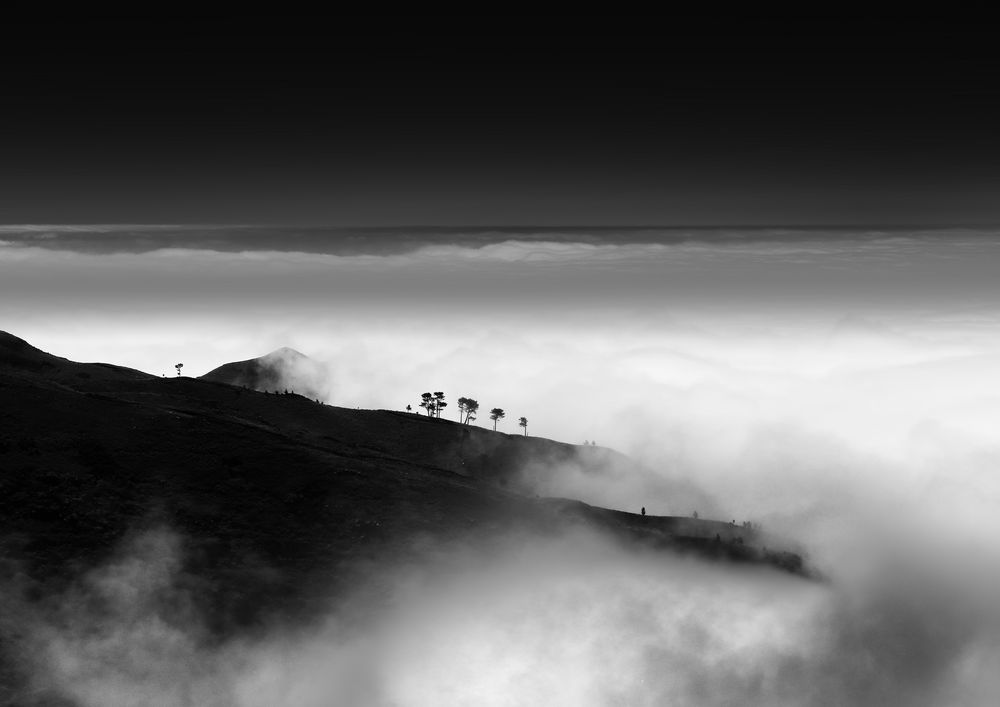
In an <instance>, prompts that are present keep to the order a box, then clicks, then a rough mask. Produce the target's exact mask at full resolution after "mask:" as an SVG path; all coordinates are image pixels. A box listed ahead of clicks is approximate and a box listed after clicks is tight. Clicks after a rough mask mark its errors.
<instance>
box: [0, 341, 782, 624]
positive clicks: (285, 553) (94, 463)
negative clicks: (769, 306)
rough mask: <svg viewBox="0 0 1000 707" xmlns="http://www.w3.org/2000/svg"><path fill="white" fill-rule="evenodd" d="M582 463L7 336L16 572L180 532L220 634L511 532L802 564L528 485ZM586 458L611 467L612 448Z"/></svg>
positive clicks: (542, 447) (9, 496)
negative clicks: (578, 533) (69, 354)
mask: <svg viewBox="0 0 1000 707" xmlns="http://www.w3.org/2000/svg"><path fill="white" fill-rule="evenodd" d="M577 450H578V448H576V447H574V446H573V445H568V444H562V443H558V442H554V441H551V440H546V439H540V438H534V437H523V436H519V435H505V434H502V433H495V432H492V431H490V430H485V429H481V428H474V427H465V426H462V425H459V424H457V423H454V422H449V421H445V420H434V419H428V418H427V417H422V416H419V415H415V414H408V413H399V412H390V411H378V410H349V409H345V408H337V407H332V406H327V405H322V404H318V403H316V402H314V401H312V400H310V399H308V398H306V397H302V396H299V395H294V394H289V395H276V394H266V393H260V392H255V391H252V390H246V389H243V388H242V387H238V386H233V385H228V384H225V383H218V382H211V381H207V380H198V379H192V378H185V377H179V378H161V377H156V376H151V375H147V374H144V373H141V372H139V371H133V370H131V369H126V368H120V367H116V366H108V365H104V364H81V363H74V362H70V361H67V360H65V359H60V358H57V357H55V356H51V355H49V354H46V353H43V352H41V351H38V350H37V349H34V348H33V347H31V346H30V345H28V344H27V343H26V342H24V341H22V340H20V339H17V338H16V337H12V336H10V335H8V334H2V333H0V542H2V544H3V546H4V547H5V549H6V552H5V557H8V558H13V559H12V560H10V561H8V562H7V564H6V565H5V566H4V567H5V569H4V571H5V572H20V573H22V575H23V576H25V577H29V578H31V582H33V583H35V584H36V585H37V586H38V587H44V586H47V585H60V584H61V583H65V582H67V581H69V580H70V579H71V578H73V577H74V576H76V575H77V574H78V573H79V572H80V571H81V570H82V569H84V568H86V567H89V566H92V565H93V564H95V563H97V562H99V561H100V560H102V559H103V558H105V557H107V556H108V554H109V553H110V552H112V551H113V549H114V548H115V547H116V545H117V544H118V543H119V542H120V541H121V540H122V539H123V538H124V537H126V536H127V535H128V534H129V533H130V532H133V531H134V530H135V529H136V528H142V527H148V526H150V525H156V524H167V525H169V526H170V527H171V528H174V529H176V530H177V531H178V532H180V533H181V535H182V537H184V539H185V543H186V546H185V556H186V558H187V563H188V566H187V567H186V568H185V569H186V574H185V576H186V577H187V578H188V580H187V581H190V582H191V591H192V593H193V594H194V595H196V596H197V597H198V599H199V601H201V602H202V603H203V604H204V606H205V608H206V613H207V615H209V616H211V617H212V621H213V627H214V629H215V630H217V631H219V632H221V633H226V632H228V631H231V630H234V629H236V628H237V627H240V626H244V625H247V624H253V623H256V622H259V621H261V620H263V619H265V618H266V617H267V616H268V615H271V614H274V613H281V614H283V615H286V616H298V615H301V616H308V615H309V611H310V607H312V606H313V605H314V604H315V603H316V602H318V601H319V600H320V598H322V599H323V600H324V601H325V600H326V599H327V598H328V597H329V594H330V592H331V587H334V588H336V587H337V586H341V585H343V584H345V583H349V582H350V581H351V578H352V576H353V574H352V573H353V572H355V571H357V569H358V568H359V567H363V566H365V564H366V563H371V562H383V561H386V560H387V558H388V559H389V561H391V558H393V557H404V556H406V557H409V556H412V553H413V552H415V548H417V547H420V546H427V545H428V543H429V544H431V545H433V543H434V542H435V541H436V540H445V541H452V540H455V539H468V540H469V541H470V542H473V541H475V540H476V539H477V538H481V539H484V538H489V537H493V536H496V535H497V534H498V533H501V532H502V531H504V530H507V529H513V528H530V529H533V530H535V531H539V532H549V531H552V532H555V531H557V530H558V529H559V528H561V527H564V526H565V525H566V524H573V523H578V524H584V525H588V526H590V527H592V528H596V529H598V530H601V531H608V532H611V533H613V534H617V535H619V536H620V537H623V538H628V539H629V541H630V542H635V541H642V542H648V543H650V544H652V545H654V546H666V545H669V546H671V547H674V548H680V549H684V548H688V549H691V550H693V551H696V552H702V553H706V554H709V555H713V556H718V557H729V558H733V559H741V560H747V561H766V562H769V563H772V564H777V565H780V566H783V567H785V568H787V569H792V570H796V571H797V570H798V569H799V568H798V565H797V562H798V561H797V558H795V557H794V556H792V555H784V554H769V555H765V554H764V553H762V552H761V551H760V550H759V549H757V548H755V547H754V539H753V537H752V534H751V533H749V532H748V531H746V530H744V529H742V528H737V527H735V526H730V525H727V524H723V523H713V522H711V521H692V520H690V519H670V518H655V517H652V516H650V517H645V518H643V517H640V516H637V515H634V514H630V513H622V512H618V511H610V510H606V509H600V508H596V507H593V506H588V505H586V504H582V503H579V502H575V501H569V500H557V499H544V498H542V499H539V498H535V497H534V495H533V494H524V493H520V492H519V491H520V490H522V489H521V488H520V487H519V484H518V481H517V479H518V478H519V477H518V473H519V471H520V467H521V466H523V465H524V464H526V463H527V462H529V461H537V460H539V459H541V460H546V461H547V460H559V459H570V458H577ZM587 455H589V456H587V457H586V458H587V459H589V460H590V461H589V462H586V463H589V464H591V466H592V472H593V473H601V468H600V465H601V463H604V462H606V461H607V459H608V458H609V457H608V456H607V455H614V453H613V452H610V451H607V452H602V453H601V454H597V453H596V450H594V451H591V450H588V451H587ZM618 457H620V455H616V459H617V458H618ZM621 459H624V457H621ZM602 460H604V461H603V462H602ZM618 461H620V459H619V460H618ZM717 535H718V538H716V536H717ZM11 562H13V564H11Z"/></svg>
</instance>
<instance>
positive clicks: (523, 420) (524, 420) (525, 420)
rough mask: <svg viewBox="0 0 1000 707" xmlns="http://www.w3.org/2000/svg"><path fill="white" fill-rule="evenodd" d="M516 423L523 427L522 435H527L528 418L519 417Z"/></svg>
mask: <svg viewBox="0 0 1000 707" xmlns="http://www.w3.org/2000/svg"><path fill="white" fill-rule="evenodd" d="M517 424H519V425H520V426H521V427H523V428H524V436H525V437H527V436H528V418H526V417H522V418H521V419H519V420H518V421H517Z"/></svg>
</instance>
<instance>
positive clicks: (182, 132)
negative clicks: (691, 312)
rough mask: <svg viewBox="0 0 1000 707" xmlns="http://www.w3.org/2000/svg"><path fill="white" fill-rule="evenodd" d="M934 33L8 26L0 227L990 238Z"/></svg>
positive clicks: (979, 147) (521, 26)
mask: <svg viewBox="0 0 1000 707" xmlns="http://www.w3.org/2000/svg"><path fill="white" fill-rule="evenodd" d="M994 44H995V38H994V37H993V36H991V32H990V25H988V24H986V23H983V22H977V21H976V20H974V19H968V20H964V21H957V20H954V19H948V20H946V19H942V18H920V19H914V18H851V19H847V18H832V17H826V18H822V17H810V18H804V17H800V18H787V17H785V18H767V17H751V18H731V19H728V20H726V21H725V22H720V21H719V20H718V19H717V18H713V17H700V18H680V17H676V18H673V19H671V18H664V19H643V18H633V19H631V20H629V21H606V20H605V21H602V20H594V21H593V22H592V23H586V22H583V21H579V22H573V23H563V24H558V23H547V24H545V25H544V26H543V25H539V24H535V23H534V22H533V21H529V19H528V18H523V21H522V22H512V21H511V22H505V23H496V22H494V21H492V20H491V21H490V22H489V23H487V22H486V20H481V19H475V18H471V17H470V18H469V19H468V20H467V21H465V22H463V23H460V22H459V21H457V20H456V19H455V18H454V17H453V18H451V19H449V20H448V21H447V22H445V21H444V20H442V21H441V22H440V23H435V22H434V21H431V20H426V19H425V20H424V21H423V22H421V23H420V25H413V26H407V25H406V23H405V22H402V21H399V22H398V23H397V24H395V25H394V26H392V27H388V26H386V24H385V21H384V20H383V19H381V18H368V19H352V20H349V21H348V20H347V19H341V20H339V21H337V20H336V19H324V20H321V19H317V18H298V19H285V20H278V19H274V18H253V17H240V18H223V17H215V18H201V19H196V18H187V19H176V18H139V17H125V18H122V17H101V16H90V17H87V18H80V19H78V20H75V21H69V20H65V21H63V22H62V23H61V24H60V25H59V26H54V25H52V24H50V23H47V22H41V21H33V22H26V23H16V22H13V21H11V22H9V23H7V28H6V32H5V37H4V43H3V45H2V49H0V60H2V65H3V68H2V70H0V71H2V76H0V78H2V82H0V85H2V89H0V91H2V105H3V110H2V111H0V223H29V222H31V223H129V222H131V223H199V222H200V223H248V224H260V223H285V224H317V225H318V224H324V225H365V226H371V225H406V224H442V225H448V224H451V225H455V224H473V225H483V224H506V225H512V224H533V225H534V224H537V225H567V224H576V225H607V224H663V225H680V224H693V225H707V224H872V223H874V224H889V223H892V224H918V225H926V224H956V223H991V222H998V221H1000V198H998V195H1000V128H998V127H997V126H998V125H1000V71H998V69H1000V57H998V54H997V52H996V51H995V50H993V48H992V47H993V45H994Z"/></svg>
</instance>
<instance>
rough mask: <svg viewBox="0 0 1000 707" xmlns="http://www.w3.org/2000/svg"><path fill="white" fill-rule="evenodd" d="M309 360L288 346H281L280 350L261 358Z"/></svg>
mask: <svg viewBox="0 0 1000 707" xmlns="http://www.w3.org/2000/svg"><path fill="white" fill-rule="evenodd" d="M279 357H280V358H309V357H308V356H306V355H305V354H304V353H302V352H301V351H296V350H295V349H292V348H289V347H288V346H282V347H281V348H280V349H275V350H274V351H272V352H271V353H269V354H265V355H264V356H262V357H261V358H279Z"/></svg>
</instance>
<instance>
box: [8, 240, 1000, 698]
mask: <svg viewBox="0 0 1000 707" xmlns="http://www.w3.org/2000/svg"><path fill="white" fill-rule="evenodd" d="M998 265H1000V241H998V240H996V239H992V238H988V237H984V236H983V235H982V234H977V235H974V236H970V235H969V234H965V233H963V232H958V231H956V232H950V233H935V234H931V235H927V234H912V235H907V234H899V233H892V234H885V235H884V236H878V235H877V234H876V235H875V236H872V235H871V234H866V235H865V237H863V238H862V237H857V238H851V237H845V236H844V235H843V234H840V235H839V236H837V237H833V236H829V235H827V236H823V237H817V236H815V235H813V236H809V235H808V234H803V236H802V238H801V239H798V240H796V239H795V238H793V237H790V236H789V235H788V234H784V235H783V236H782V237H781V238H772V239H768V238H759V239H757V240H751V241H749V242H720V243H712V242H708V241H692V242H683V243H656V242H646V243H614V242H579V243H574V242H571V241H566V240H560V241H552V242H544V241H537V240H533V241H516V240H512V241H500V242H495V243H489V244H487V245H478V244H477V246H476V247H465V246H462V245H461V244H448V245H440V244H438V245H432V246H428V247H426V248H423V249H418V250H416V251H413V252H408V253H395V254H389V255H357V256H343V255H332V254H315V253H313V254H304V253H299V252H286V251H274V250H269V251H259V250H258V251H246V252H219V251H214V250H204V249H192V248H186V249H158V250H154V251H151V252H147V253H113V254H94V253H80V252H74V251H71V250H59V249H53V248H40V247H37V246H34V245H25V244H24V243H20V242H19V243H14V244H11V245H8V246H5V247H0V328H3V329H5V330H7V331H9V332H11V333H13V334H15V335H17V336H21V337H22V338H25V339H27V340H28V341H29V342H30V343H32V344H34V345H36V346H39V347H40V348H42V349H45V350H48V351H50V352H52V353H55V354H57V355H61V356H66V357H68V358H71V359H74V360H99V361H109V362H113V363H117V364H121V365H128V366H132V367H135V368H139V369H141V370H145V371H148V372H150V373H153V374H156V375H159V374H160V373H163V372H172V369H173V365H174V364H175V363H177V362H178V361H183V362H184V363H185V368H184V370H185V373H189V374H191V375H198V374H200V373H204V372H207V371H208V370H210V369H212V368H214V367H216V366H217V365H219V364H221V363H224V362H226V361H231V360H241V359H246V358H249V357H251V356H256V355H261V354H264V353H266V352H267V351H270V350H272V349H275V348H278V347H280V346H290V347H293V348H295V349H297V350H299V351H302V352H304V353H306V354H308V355H309V356H311V357H313V358H315V359H317V360H318V361H321V362H323V363H324V364H327V365H328V366H329V369H330V371H331V375H332V379H331V388H332V392H331V397H330V402H332V403H333V404H337V405H344V406H347V407H355V406H359V407H377V408H389V409H397V410H398V409H403V408H405V406H406V405H407V404H411V405H413V406H414V407H416V403H417V402H418V400H419V395H420V393H421V392H423V391H425V390H443V391H445V392H446V393H447V394H448V396H449V399H450V400H452V401H454V400H455V399H457V398H458V397H459V396H463V395H464V396H468V397H473V398H476V399H477V400H479V401H480V403H481V405H482V408H483V409H489V408H491V407H494V406H499V407H502V408H504V409H505V410H506V411H507V415H508V417H507V420H505V421H504V422H501V424H500V429H501V430H503V431H507V432H520V430H519V429H517V428H516V423H515V420H516V418H517V417H519V416H521V415H524V416H526V417H527V418H528V419H529V427H528V432H529V434H537V435H540V436H545V437H552V438H555V439H560V440H565V441H570V442H582V441H583V440H585V439H586V440H595V441H596V442H597V443H598V444H599V445H602V446H609V447H614V448H616V449H619V450H621V451H623V452H625V453H627V454H629V455H630V456H632V457H633V458H634V459H636V460H638V461H639V462H641V463H642V464H643V465H644V466H645V467H646V468H647V469H648V470H649V472H650V474H651V475H652V477H651V478H652V479H653V481H650V477H647V476H643V477H629V476H628V475H622V474H617V475H614V476H612V477H609V478H610V479H611V480H610V481H607V480H601V479H595V478H594V477H593V476H589V475H586V474H585V473H583V472H582V471H581V470H580V469H577V468H574V466H573V465H572V464H567V465H563V466H561V467H558V468H550V469H543V470H540V472H541V476H538V478H539V479H540V481H539V489H540V490H541V491H543V492H544V493H547V494H551V495H560V496H570V497H577V498H582V499H583V500H586V501H588V502H591V503H595V504H600V505H606V506H611V507H615V508H623V509H626V510H633V511H634V510H636V509H638V507H639V506H646V507H647V509H648V510H649V511H650V512H651V513H654V514H685V515H686V514H689V513H690V512H692V511H694V510H699V511H701V513H702V515H706V516H714V517H721V518H724V519H729V518H732V519H734V520H737V521H742V520H747V519H750V520H754V521H756V522H759V523H762V524H763V525H764V526H765V528H767V529H768V530H770V531H772V532H774V533H777V534H782V535H785V536H786V537H789V538H793V539H794V540H795V541H797V542H798V543H801V545H802V546H803V547H804V548H805V549H806V552H807V553H808V556H809V558H810V561H811V562H812V563H813V564H814V565H815V566H816V567H817V568H819V569H820V570H821V571H822V572H823V573H824V574H825V575H826V576H827V578H828V580H827V581H826V582H823V583H808V582H803V581H801V580H797V579H792V578H788V577H783V576H777V575H774V574H772V573H770V572H767V571H757V570H752V571H750V570H740V571H737V570H733V569H731V568H725V567H719V566H705V565H703V564H702V563H699V562H695V561H690V560H683V559H680V558H670V557H663V556H651V555H645V554H641V553H634V552H623V551H622V550H621V548H616V547H613V546H611V545H609V544H608V543H607V541H604V540H602V539H599V538H594V537H590V536H577V535H571V536H568V537H566V538H562V539H559V540H551V541H547V542H546V543H541V544H539V543H535V544H531V543H527V544H526V543H524V542H521V541H512V542H511V543H510V549H509V550H508V551H507V552H504V553H500V554H497V555H495V556H491V558H490V559H489V560H482V559H481V558H477V557H476V555H475V553H474V552H472V551H471V550H468V549H463V548H455V549H454V551H453V552H449V553H446V554H447V557H448V558H449V559H448V560H446V561H445V562H446V564H447V567H446V569H442V568H441V567H436V568H435V569H434V571H431V569H429V568H427V567H418V568H410V569H408V570H407V571H406V572H401V573H398V574H397V573H390V575H388V576H385V577H380V578H377V579H373V580H372V581H378V582H380V583H381V584H382V585H388V586H391V587H394V588H395V589H394V590H393V592H392V593H391V595H392V596H393V597H394V598H393V600H392V601H390V602H389V603H388V604H387V605H386V606H385V607H382V608H380V609H379V610H378V611H376V612H374V613H373V614H372V618H371V619H370V621H367V622H365V626H364V630H362V631H358V630H357V629H356V628H354V629H350V630H348V629H345V628H344V627H343V625H344V621H343V616H342V612H343V611H344V610H345V609H344V606H345V605H344V604H341V603H340V602H339V601H331V607H330V618H329V620H328V621H327V622H325V623H324V624H323V625H321V626H317V627H315V628H314V629H313V630H310V631H305V632H303V631H301V630H297V631H296V632H292V633H287V634H286V633H284V632H282V631H281V630H280V629H278V628H276V629H275V630H274V632H273V633H271V634H269V635H266V636H256V637H253V638H252V639H251V638H248V639H245V640H236V641H234V642H232V643H229V644H226V645H222V646H218V645H211V644H210V643H209V642H208V641H207V640H205V639H204V636H203V635H202V631H201V629H200V628H199V626H200V623H199V622H200V619H199V618H198V617H197V616H195V615H185V614H184V613H183V612H181V613H180V614H170V615H169V616H167V612H165V611H164V610H163V609H162V608H161V607H162V606H168V605H171V602H174V603H176V600H175V599H169V601H168V600H167V599H165V598H164V597H168V598H169V597H170V596H171V589H170V587H171V586H172V582H173V581H174V580H173V575H172V572H176V571H177V570H176V567H177V566H178V564H177V563H179V560H178V559H177V558H178V557H181V556H182V555H183V539H182V538H177V537H175V536H173V534H172V533H171V532H170V531H169V529H166V530H162V531H158V532H156V533H153V534H152V535H149V536H143V537H141V538H138V539H136V540H135V541H134V542H133V544H132V545H130V546H129V547H126V548H123V549H122V556H121V558H120V559H119V560H118V561H116V562H115V563H112V564H110V565H109V566H107V567H104V568H99V569H98V570H95V573H94V574H93V575H92V576H89V577H85V578H81V580H80V583H79V586H78V587H76V588H74V589H73V590H71V591H69V592H68V593H67V594H66V595H65V596H63V597H60V598H59V600H58V601H56V602H55V604H56V605H59V606H63V607H69V609H63V610H60V611H55V612H53V611H52V610H48V609H46V610H44V611H43V610H40V609H28V608H26V609H25V611H24V612H23V615H24V616H25V617H28V618H26V619H25V620H24V623H23V624H19V626H20V629H19V630H20V631H21V632H22V633H25V634H26V635H30V636H32V637H33V638H32V641H31V642H30V645H31V646H32V647H31V650H30V651H28V652H27V653H26V655H30V656H32V658H31V659H32V661H34V663H33V664H34V665H35V666H36V669H35V670H36V673H37V675H38V676H39V678H38V679H39V680H40V681H41V682H43V683H45V684H46V685H47V686H48V687H49V688H51V689H56V690H57V691H59V692H61V693H63V694H66V695H69V696H70V697H72V699H74V700H76V701H77V702H79V703H80V704H87V705H91V704H93V705H97V704H101V705H111V704H135V703H137V700H136V699H135V697H134V696H135V695H137V694H139V695H147V696H150V697H149V701H148V702H147V703H148V704H165V705H173V704H191V703H196V704H235V705H256V704H273V705H281V704H289V705H291V704H296V705H298V704H302V705H309V704H317V705H319V704H372V705H383V704H384V705H422V704H498V705H500V704H540V703H546V704H574V705H588V704H593V705H611V704H639V705H642V704H650V705H652V704H664V703H671V702H679V703H684V704H706V705H713V704H720V705H721V704H732V703H733V702H734V701H739V702H741V703H743V704H761V705H780V704H790V705H791V704H817V705H826V704H852V705H855V704H871V705H876V704H878V705H889V704H899V705H922V704H926V705H980V704H991V702H990V699H991V696H993V695H995V694H996V691H997V690H998V689H1000V685H998V684H997V682H996V681H997V677H996V674H995V670H991V669H990V666H992V665H995V664H996V663H997V661H998V658H1000V626H998V625H997V620H996V616H1000V604H998V601H997V600H996V599H995V597H994V592H992V591H991V588H992V587H995V586H996V581H997V579H1000V577H997V574H998V571H997V568H1000V473H998V466H1000V440H998V437H997V435H996V430H997V429H998V423H1000V288H998V287H997V286H996V284H995V273H996V272H997V271H998V269H1000V268H998ZM454 409H455V408H454V404H453V406H452V407H451V408H449V410H451V411H454ZM456 414H457V413H456ZM446 416H447V414H446ZM482 418H483V419H482V420H481V421H480V422H481V423H485V421H486V418H485V416H482ZM533 473H535V474H538V473H539V470H534V471H533ZM136 563H139V566H142V567H144V568H145V569H143V570H142V573H141V574H142V576H149V577H153V578H154V579H155V581H152V584H143V583H141V582H139V583H138V584H137V588H135V589H126V588H127V587H132V586H133V585H136V582H134V581H133V580H128V579H127V578H128V577H132V576H133V575H132V574H129V573H134V572H135V571H136V570H135V569H134V568H135V567H136V566H137V565H136ZM147 565H148V567H146V566H147ZM172 567H173V568H174V569H171V568H172ZM150 568H152V569H150ZM123 573H124V575H123ZM122 576H124V577H126V579H115V578H120V577H122ZM11 591H13V590H11ZM15 594H16V592H15ZM94 596H100V597H104V599H102V600H101V602H98V604H101V605H102V606H104V609H102V612H99V613H97V614H95V613H94V611H93V610H92V608H91V607H92V606H93V604H94V602H93V601H91V600H88V599H86V598H87V597H91V598H92V597H94ZM78 602H79V604H78ZM163 602H166V603H165V604H164V603H163ZM177 616H179V617H182V618H179V619H176V620H175V619H174V618H171V617H177ZM25 627H27V628H25ZM191 656H195V657H194V658H192V657H191ZM152 696H157V697H155V698H154V697H152ZM129 700H132V701H129Z"/></svg>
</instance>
